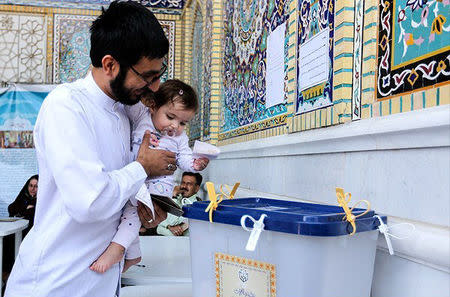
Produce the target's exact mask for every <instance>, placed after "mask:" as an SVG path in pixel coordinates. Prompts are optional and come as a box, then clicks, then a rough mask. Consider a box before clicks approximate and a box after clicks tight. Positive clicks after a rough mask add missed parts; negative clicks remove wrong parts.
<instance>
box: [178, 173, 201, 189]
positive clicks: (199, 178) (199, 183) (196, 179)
mask: <svg viewBox="0 0 450 297" xmlns="http://www.w3.org/2000/svg"><path fill="white" fill-rule="evenodd" d="M185 175H188V176H193V177H195V182H196V184H197V185H198V186H200V185H201V184H202V181H203V177H202V175H201V174H200V173H198V172H196V173H194V172H189V171H185V172H183V176H185ZM183 176H182V177H181V178H183Z"/></svg>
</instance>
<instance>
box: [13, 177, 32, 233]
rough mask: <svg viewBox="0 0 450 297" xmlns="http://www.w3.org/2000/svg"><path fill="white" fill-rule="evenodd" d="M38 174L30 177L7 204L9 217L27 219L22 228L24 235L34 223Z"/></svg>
mask: <svg viewBox="0 0 450 297" xmlns="http://www.w3.org/2000/svg"><path fill="white" fill-rule="evenodd" d="M38 181H39V175H37V174H36V175H33V176H32V177H30V178H29V179H28V180H27V182H26V183H25V185H24V186H23V187H22V190H20V192H19V195H17V197H16V199H15V200H14V201H13V202H12V203H11V204H10V205H9V206H8V213H9V216H10V217H20V218H24V219H26V220H28V221H29V224H28V227H27V228H26V229H25V230H24V232H23V233H24V234H23V236H25V235H26V234H27V233H28V231H29V230H30V229H31V227H32V226H33V224H34V211H35V207H36V195H37V190H38Z"/></svg>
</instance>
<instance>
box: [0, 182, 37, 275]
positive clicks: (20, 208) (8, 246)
mask: <svg viewBox="0 0 450 297" xmlns="http://www.w3.org/2000/svg"><path fill="white" fill-rule="evenodd" d="M38 181H39V175H37V174H36V175H33V176H31V177H30V178H29V179H28V180H27V182H26V183H25V185H24V186H23V187H22V189H21V190H20V192H19V194H18V195H17V197H16V199H15V200H14V201H13V202H12V203H11V204H10V205H9V206H8V213H9V216H10V217H17V218H23V219H25V220H28V227H27V228H25V230H23V231H22V238H24V237H25V236H26V235H27V234H28V231H30V229H31V227H32V226H33V224H34V211H35V209H36V208H35V207H36V195H37V190H38ZM14 245H15V234H11V235H8V236H6V237H5V238H4V239H3V267H2V272H3V273H2V279H3V281H4V282H6V280H7V279H8V276H9V273H10V272H11V268H12V267H13V264H14Z"/></svg>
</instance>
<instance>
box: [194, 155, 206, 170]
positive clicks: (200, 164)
mask: <svg viewBox="0 0 450 297" xmlns="http://www.w3.org/2000/svg"><path fill="white" fill-rule="evenodd" d="M208 163H209V159H208V158H199V159H195V160H194V169H195V170H197V171H202V170H203V169H205V168H206V166H208Z"/></svg>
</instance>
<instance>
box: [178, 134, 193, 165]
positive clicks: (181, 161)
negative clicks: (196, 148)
mask: <svg viewBox="0 0 450 297" xmlns="http://www.w3.org/2000/svg"><path fill="white" fill-rule="evenodd" d="M177 166H178V167H179V168H180V169H181V170H183V171H189V172H198V171H196V170H194V156H193V154H192V150H191V148H190V147H189V138H188V137H187V135H186V133H184V132H183V134H182V135H181V136H180V138H179V143H178V153H177Z"/></svg>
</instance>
